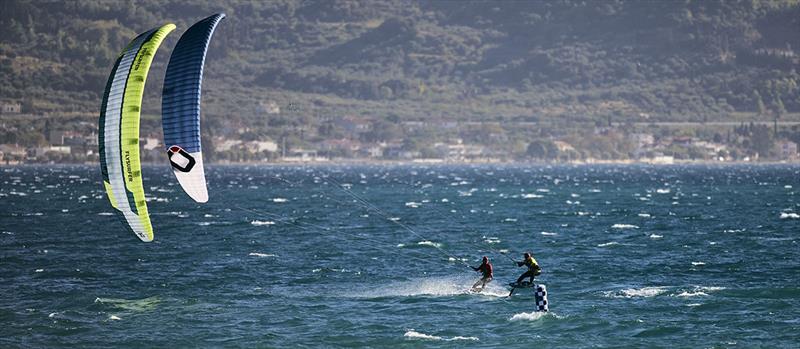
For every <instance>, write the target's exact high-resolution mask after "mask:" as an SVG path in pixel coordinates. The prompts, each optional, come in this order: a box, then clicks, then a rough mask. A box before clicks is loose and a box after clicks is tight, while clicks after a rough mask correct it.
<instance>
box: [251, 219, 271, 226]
mask: <svg viewBox="0 0 800 349" xmlns="http://www.w3.org/2000/svg"><path fill="white" fill-rule="evenodd" d="M250 224H252V225H255V226H262V225H274V224H275V222H273V221H259V220H254V221H252V222H250Z"/></svg>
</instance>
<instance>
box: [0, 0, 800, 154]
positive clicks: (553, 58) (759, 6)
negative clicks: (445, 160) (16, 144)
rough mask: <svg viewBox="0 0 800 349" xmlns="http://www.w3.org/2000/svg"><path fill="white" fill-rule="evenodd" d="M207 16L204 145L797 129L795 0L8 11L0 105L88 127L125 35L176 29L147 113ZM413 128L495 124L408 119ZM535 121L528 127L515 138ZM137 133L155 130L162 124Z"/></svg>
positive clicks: (529, 148) (55, 5)
mask: <svg viewBox="0 0 800 349" xmlns="http://www.w3.org/2000/svg"><path fill="white" fill-rule="evenodd" d="M214 12H225V13H227V14H228V17H227V19H225V21H224V22H223V23H222V25H220V27H219V29H218V32H217V34H216V37H215V39H214V40H213V41H212V46H211V48H210V50H209V57H208V62H207V69H206V76H205V81H204V96H203V97H204V100H203V103H204V105H203V124H204V130H205V131H204V132H207V133H208V135H209V136H215V137H236V138H238V139H245V140H246V138H250V139H253V140H258V139H272V140H276V141H277V140H284V141H286V142H288V144H290V145H296V146H300V145H302V144H305V143H308V142H312V141H318V140H321V139H324V138H326V137H327V138H331V137H334V138H335V136H336V134H335V133H336V132H337V130H336V129H335V127H332V126H331V120H333V119H336V118H342V117H350V116H354V117H358V118H362V119H366V120H369V121H370V122H372V124H373V127H372V131H370V132H368V133H367V134H364V135H361V136H360V137H361V138H362V139H360V140H361V141H370V142H377V141H402V140H403V139H405V140H406V141H407V144H406V145H407V146H406V148H407V150H415V151H425V152H431V150H430V147H431V144H432V142H433V141H436V140H445V139H448V138H453V137H457V138H460V139H464V141H465V142H477V143H480V144H487V145H493V146H495V147H496V148H498V149H501V150H502V151H506V152H511V153H513V154H517V155H526V154H527V155H531V154H547V152H548V151H550V150H552V149H551V148H552V147H550V145H548V144H546V142H545V143H541V142H540V143H531V141H532V140H533V139H535V138H542V137H552V136H565V135H566V138H565V139H571V140H572V142H571V144H573V145H574V146H576V147H583V146H586V147H589V148H586V149H589V150H586V149H584V150H586V151H589V152H591V151H597V152H601V151H600V150H591V149H592V148H591V145H590V144H593V145H594V146H595V148H594V149H605V150H602V155H603V156H605V157H609V158H624V157H625V156H626V155H625V153H626V152H629V151H630V149H629V148H630V147H629V145H626V144H625V142H627V141H622V140H620V141H619V142H617V143H615V144H606V143H608V142H612V143H614V142H616V141H614V139H615V138H614V137H611V138H608V137H606V138H604V139H602V140H599V139H595V140H593V138H592V137H584V136H585V135H584V134H582V133H581V132H584V131H581V130H582V129H586V127H587V125H588V126H592V127H593V126H595V125H602V124H607V123H609V122H615V123H629V122H663V121H690V122H699V123H704V122H710V121H737V122H738V121H743V122H749V121H762V122H772V121H775V120H781V121H797V120H800V117H798V113H800V88H798V82H800V75H798V68H799V67H800V55H798V54H797V53H796V52H795V50H796V49H797V48H800V35H798V33H800V3H798V1H795V0H786V1H780V0H774V1H758V0H752V1H693V0H686V1H680V2H679V1H625V0H612V1H589V2H587V1H577V0H560V1H547V2H544V1H502V2H484V1H405V0H396V1H300V0H280V1H258V2H241V1H215V2H198V3H192V2H184V1H167V0H143V1H135V2H120V1H105V0H104V1H64V2H61V1H21V0H9V1H2V2H0V33H1V34H2V35H0V37H2V41H0V85H1V86H2V89H0V100H11V101H21V102H22V103H23V109H24V110H23V112H25V113H32V114H39V115H40V114H47V115H49V116H51V117H59V116H60V115H67V114H68V115H75V114H82V115H85V118H86V119H87V120H88V119H91V118H92V117H95V116H96V115H97V114H98V111H97V110H98V108H99V105H100V100H101V98H102V90H103V87H104V86H105V83H106V79H107V74H108V72H109V71H110V69H111V66H112V64H113V61H114V59H115V58H116V55H117V54H118V53H119V51H120V50H121V49H122V48H123V47H124V46H125V45H126V44H127V43H128V41H129V40H130V39H131V38H133V37H134V36H135V35H136V33H139V32H142V31H144V30H147V29H150V28H152V27H155V26H158V25H161V24H163V23H166V22H174V23H176V24H177V25H178V30H177V31H176V33H174V34H172V35H171V36H169V37H168V38H167V40H166V42H165V45H164V46H163V48H162V50H161V51H160V52H159V53H158V54H157V55H156V60H155V61H154V65H153V70H152V73H151V75H150V77H149V81H148V91H147V95H146V96H145V103H146V104H147V106H146V108H145V110H144V113H145V114H149V115H158V114H159V113H160V112H159V111H160V87H161V83H162V78H163V72H164V68H165V64H166V61H167V59H168V57H169V53H170V49H171V48H172V47H173V46H174V44H175V42H176V41H177V39H178V37H179V36H180V34H181V33H182V31H183V30H185V29H186V28H187V27H188V26H189V25H191V24H192V23H194V22H195V21H196V20H199V19H201V18H203V17H205V16H207V15H210V14H212V13H214ZM270 104H273V105H275V106H277V107H278V108H279V110H273V111H270V110H269V108H267V107H265V106H266V105H270ZM413 121H424V122H427V123H433V124H442V123H446V122H450V121H454V122H461V123H466V124H468V123H469V122H475V121H481V122H495V121H497V122H505V123H503V124H501V125H502V126H498V127H499V129H497V130H486V129H485V128H484V127H479V126H475V127H470V126H459V127H457V128H453V129H447V128H440V129H434V130H419V129H413V128H409V127H408V126H407V125H405V124H403V122H406V123H407V122H413ZM531 123H535V124H537V125H539V126H537V127H528V126H520V125H529V124H531ZM143 127H144V130H143V134H158V132H159V130H158V128H159V125H158V122H147V123H144V124H143ZM326 132H327V134H326ZM567 134H568V135H567ZM606 136H607V135H606ZM14 137H22V138H24V139H26V140H27V141H30V142H34V143H35V142H39V141H41V140H35V139H29V138H31V137H32V136H30V135H21V136H16V135H15V136H14ZM209 138H210V137H209ZM409 139H410V140H409ZM598 147H599V148H598ZM548 149H549V150H548ZM590 150H591V151H590ZM210 151H213V150H212V149H210ZM586 151H584V154H583V155H581V156H589V155H593V154H589V153H586ZM587 154H588V155H587ZM562 156H563V154H562Z"/></svg>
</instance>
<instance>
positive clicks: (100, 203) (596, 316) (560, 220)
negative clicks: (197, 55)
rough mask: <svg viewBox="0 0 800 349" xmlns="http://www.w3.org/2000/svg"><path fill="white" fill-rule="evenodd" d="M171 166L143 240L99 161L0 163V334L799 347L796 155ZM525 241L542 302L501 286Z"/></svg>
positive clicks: (384, 343)
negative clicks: (662, 162)
mask: <svg viewBox="0 0 800 349" xmlns="http://www.w3.org/2000/svg"><path fill="white" fill-rule="evenodd" d="M170 172H171V171H170V170H169V168H168V167H167V166H158V167H155V166H150V167H145V168H144V186H145V191H146V193H147V198H148V208H149V212H150V215H151V219H152V222H153V227H154V231H155V241H154V242H152V243H143V242H140V241H139V240H138V239H137V238H136V237H135V236H134V235H133V234H132V233H130V232H128V231H127V230H126V229H125V225H124V223H123V222H122V220H121V219H120V218H119V216H118V215H117V214H116V212H115V210H114V209H113V208H112V207H111V205H110V204H109V202H108V199H107V198H106V194H105V193H104V191H103V188H102V184H101V179H100V173H99V168H97V167H94V166H92V167H88V166H30V167H28V166H24V167H2V168H0V347H3V348H12V347H48V348H56V347H98V348H108V347H115V348H142V347H275V348H282V347H341V346H369V347H392V348H395V347H421V346H424V347H504V348H506V347H511V348H529V347H540V348H558V347H561V348H579V347H632V348H655V347H663V348H674V347H680V348H709V347H716V348H750V347H767V348H796V347H797V346H798V345H800V308H799V307H800V244H798V240H800V237H798V234H799V233H800V168H798V166H796V165H792V166H788V165H782V166H779V165H772V166H746V165H733V166H700V165H691V166H688V165H687V166H677V165H676V166H547V165H517V166H510V165H507V166H490V165H481V166H444V165H439V166H421V165H419V166H418V165H393V166H366V165H363V166H344V165H342V166H299V165H298V166H262V167H259V166H208V168H207V176H208V182H209V193H210V200H209V202H208V203H207V204H202V205H201V204H196V203H194V202H193V201H191V199H190V198H189V197H188V196H187V195H186V194H184V193H183V192H182V190H181V188H180V187H179V186H178V184H177V182H176V180H175V179H174V178H173V175H172V173H170ZM526 251H531V252H533V254H534V256H535V257H536V259H537V260H538V262H539V263H540V265H541V266H542V268H543V273H542V275H541V276H539V277H537V282H540V283H543V284H546V285H547V289H548V291H549V294H548V298H549V301H550V312H549V313H536V312H534V309H535V307H534V304H533V297H532V295H531V294H530V292H526V290H517V292H515V295H514V296H513V297H507V295H508V292H509V288H508V287H507V286H506V284H507V283H508V282H512V281H515V280H516V278H517V276H518V275H520V274H521V273H522V272H524V270H523V269H522V268H518V267H517V266H516V265H515V264H514V263H513V260H521V259H522V253H523V252H526ZM484 255H486V256H488V257H489V258H490V259H491V261H492V262H493V264H494V271H495V275H494V276H495V279H494V281H493V282H492V283H490V284H489V286H488V287H487V289H485V290H483V292H480V293H474V292H470V291H469V288H470V286H471V285H472V284H473V283H474V282H475V281H477V279H478V277H479V275H478V274H477V273H475V272H474V271H472V269H469V268H468V266H469V265H471V266H477V265H478V264H479V261H480V258H481V257H482V256H484Z"/></svg>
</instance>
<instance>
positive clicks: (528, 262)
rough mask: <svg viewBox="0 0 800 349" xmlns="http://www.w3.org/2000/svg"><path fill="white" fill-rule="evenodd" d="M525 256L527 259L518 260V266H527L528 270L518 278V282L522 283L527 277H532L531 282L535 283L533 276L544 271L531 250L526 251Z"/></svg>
mask: <svg viewBox="0 0 800 349" xmlns="http://www.w3.org/2000/svg"><path fill="white" fill-rule="evenodd" d="M524 257H525V260H524V261H522V262H517V266H520V267H521V266H523V265H524V266H527V267H528V270H527V271H526V272H525V273H523V274H522V275H520V277H519V278H518V279H517V283H518V284H519V283H521V282H522V280H523V279H525V278H526V277H530V279H531V282H530V283H533V277H534V276H536V275H539V274H541V273H542V268H541V267H539V263H537V262H536V259H534V258H533V255H531V254H530V252H525V254H524Z"/></svg>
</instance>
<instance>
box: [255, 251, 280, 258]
mask: <svg viewBox="0 0 800 349" xmlns="http://www.w3.org/2000/svg"><path fill="white" fill-rule="evenodd" d="M248 256H253V257H278V255H276V254H272V253H259V252H250V253H249V254H248Z"/></svg>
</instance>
